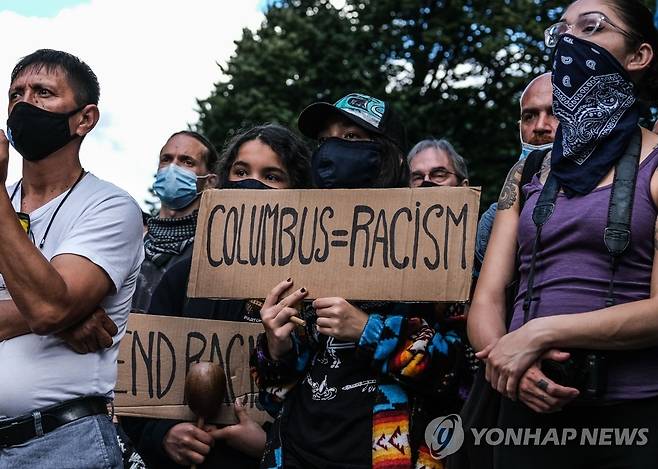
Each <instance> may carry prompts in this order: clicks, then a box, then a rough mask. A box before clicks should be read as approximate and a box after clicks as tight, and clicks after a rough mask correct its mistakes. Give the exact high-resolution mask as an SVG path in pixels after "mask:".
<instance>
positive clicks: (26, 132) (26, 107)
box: [7, 102, 84, 161]
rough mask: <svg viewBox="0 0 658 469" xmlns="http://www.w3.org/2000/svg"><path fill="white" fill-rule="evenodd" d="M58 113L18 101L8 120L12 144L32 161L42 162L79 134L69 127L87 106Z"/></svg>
mask: <svg viewBox="0 0 658 469" xmlns="http://www.w3.org/2000/svg"><path fill="white" fill-rule="evenodd" d="M83 108H84V106H82V107H80V108H78V109H75V110H73V111H71V112H65V113H58V112H50V111H46V110H45V109H41V108H39V107H36V106H33V105H32V104H29V103H26V102H20V103H17V104H16V105H15V106H14V109H12V111H11V114H10V115H9V119H7V131H8V132H7V133H8V135H7V137H8V138H9V141H10V142H11V145H12V146H13V147H14V148H15V149H16V151H17V152H18V153H20V154H21V156H22V157H23V158H25V159H26V160H28V161H39V160H42V159H44V158H45V157H47V156H48V155H50V154H52V153H55V152H56V151H57V150H59V149H60V148H62V147H63V146H64V145H66V144H67V143H69V142H70V141H71V140H73V139H75V138H77V137H78V135H76V134H73V135H71V132H70V130H69V117H71V116H72V115H73V114H75V113H76V112H79V111H80V110H81V109H83Z"/></svg>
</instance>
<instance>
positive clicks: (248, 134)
mask: <svg viewBox="0 0 658 469" xmlns="http://www.w3.org/2000/svg"><path fill="white" fill-rule="evenodd" d="M252 140H260V141H261V142H263V143H264V144H265V145H267V146H269V147H270V148H271V149H272V151H273V152H274V153H276V154H277V155H278V156H279V158H281V162H282V163H283V166H284V168H285V170H286V172H287V173H288V177H289V178H290V188H291V189H307V188H308V187H310V183H311V159H310V153H309V149H308V147H307V146H306V144H305V143H304V142H303V140H302V139H301V138H300V137H298V136H297V135H295V134H294V133H293V132H292V131H291V130H290V129H288V128H286V127H284V126H282V125H278V124H263V125H259V126H256V127H252V128H250V129H247V130H244V131H242V132H239V133H238V134H236V135H235V136H233V137H232V138H231V140H229V142H228V143H227V144H226V145H225V147H224V151H222V155H221V157H220V159H219V163H218V165H217V171H216V172H217V174H218V175H219V180H220V181H221V182H220V184H222V185H223V184H224V183H225V182H226V181H228V177H229V173H230V171H231V166H232V165H233V162H234V161H235V158H236V157H237V156H238V152H239V151H240V147H241V146H242V145H243V144H245V143H247V142H250V141H252Z"/></svg>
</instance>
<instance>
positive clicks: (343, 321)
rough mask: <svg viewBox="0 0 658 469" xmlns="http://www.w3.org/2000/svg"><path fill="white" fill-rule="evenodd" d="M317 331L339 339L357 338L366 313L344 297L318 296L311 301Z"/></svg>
mask: <svg viewBox="0 0 658 469" xmlns="http://www.w3.org/2000/svg"><path fill="white" fill-rule="evenodd" d="M313 307H314V308H315V312H316V313H317V315H318V321H317V326H318V332H319V333H320V334H324V335H329V336H331V337H334V338H336V339H339V340H344V341H350V342H354V341H357V340H359V337H361V333H362V332H363V328H364V327H365V326H366V322H368V315H367V314H366V313H364V312H363V311H362V310H361V309H359V308H357V307H356V306H354V305H353V304H351V303H350V302H348V301H347V300H346V299H344V298H336V297H334V298H318V299H317V300H315V301H314V302H313Z"/></svg>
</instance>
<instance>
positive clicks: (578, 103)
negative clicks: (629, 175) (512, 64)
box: [551, 34, 640, 196]
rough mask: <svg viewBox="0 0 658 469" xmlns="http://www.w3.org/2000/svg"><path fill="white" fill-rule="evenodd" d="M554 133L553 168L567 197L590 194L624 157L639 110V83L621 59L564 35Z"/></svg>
mask: <svg viewBox="0 0 658 469" xmlns="http://www.w3.org/2000/svg"><path fill="white" fill-rule="evenodd" d="M553 114H554V115H555V117H557V119H558V120H559V121H560V125H559V126H558V128H557V131H556V133H555V142H554V144H553V151H552V157H551V169H552V172H553V174H554V175H555V177H556V178H557V180H558V181H559V182H560V185H561V186H562V189H563V190H564V192H565V193H566V195H567V196H573V195H583V194H588V193H589V192H591V191H592V189H594V188H595V187H596V186H597V184H598V183H599V182H600V181H601V179H603V177H604V176H605V175H606V174H607V173H608V172H609V171H610V169H611V168H612V167H613V166H614V165H615V163H616V162H617V160H618V159H619V158H620V157H621V156H622V154H623V153H624V150H625V149H626V147H627V145H628V143H629V142H630V139H631V137H632V135H633V132H634V131H635V129H636V127H637V125H638V121H639V117H640V109H639V103H638V101H637V96H636V92H635V87H634V85H633V82H632V81H631V79H630V77H629V76H628V73H627V72H626V70H624V68H623V67H622V66H621V64H620V63H619V62H618V61H617V59H616V58H615V57H614V56H613V55H612V54H610V53H609V52H608V51H607V50H605V49H604V48H602V47H599V46H598V45H596V44H594V43H591V42H589V41H585V40H583V39H579V38H577V37H574V36H571V35H568V34H565V35H564V36H562V37H561V38H560V41H559V42H558V44H557V46H556V49H555V55H554V58H553Z"/></svg>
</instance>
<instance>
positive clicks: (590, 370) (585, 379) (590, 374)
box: [541, 350, 608, 401]
mask: <svg viewBox="0 0 658 469" xmlns="http://www.w3.org/2000/svg"><path fill="white" fill-rule="evenodd" d="M568 352H569V359H568V360H566V361H564V362H557V361H554V360H544V361H542V365H541V370H542V372H543V373H544V374H545V375H546V377H548V378H549V379H551V380H552V381H554V382H556V383H557V384H560V385H562V386H567V387H570V388H576V389H578V391H580V395H579V396H578V399H579V400H586V401H589V400H597V399H601V397H603V394H605V391H606V386H607V379H608V369H607V358H606V356H605V355H604V354H603V353H601V352H600V351H594V350H568Z"/></svg>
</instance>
